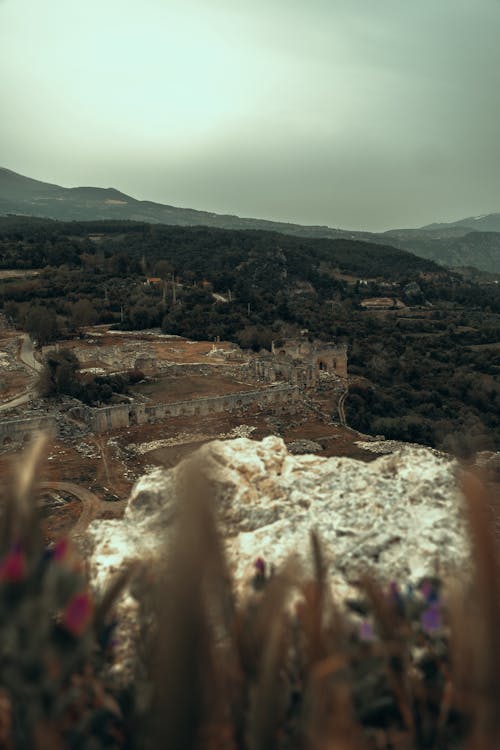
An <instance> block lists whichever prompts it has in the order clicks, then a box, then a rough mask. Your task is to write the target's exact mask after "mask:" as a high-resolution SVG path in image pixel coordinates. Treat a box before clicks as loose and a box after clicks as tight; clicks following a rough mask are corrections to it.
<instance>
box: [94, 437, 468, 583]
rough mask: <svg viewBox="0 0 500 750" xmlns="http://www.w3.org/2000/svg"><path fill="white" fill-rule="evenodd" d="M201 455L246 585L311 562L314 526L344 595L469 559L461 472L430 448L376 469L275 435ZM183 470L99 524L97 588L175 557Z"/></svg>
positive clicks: (147, 487) (166, 475)
mask: <svg viewBox="0 0 500 750" xmlns="http://www.w3.org/2000/svg"><path fill="white" fill-rule="evenodd" d="M199 456H200V458H201V459H202V460H203V462H204V466H205V471H206V473H207V476H208V478H209V479H210V483H211V485H212V486H213V488H214V496H213V497H214V502H215V506H216V512H217V516H218V519H219V522H220V526H221V531H222V534H223V537H224V540H225V543H226V548H227V551H228V554H229V556H230V561H231V566H230V567H231V570H232V571H233V573H234V575H235V579H236V581H237V582H238V583H240V584H241V582H242V581H244V580H247V579H248V578H249V576H250V575H251V574H252V572H253V570H252V565H253V562H254V561H255V559H256V558H257V557H263V558H264V559H265V560H266V562H268V563H269V564H271V563H272V564H274V565H276V566H279V565H280V564H281V563H282V562H283V561H284V560H285V559H286V558H287V557H288V556H289V555H291V554H295V555H298V556H299V557H300V558H302V560H303V561H304V563H305V564H306V565H307V564H308V563H309V559H310V543H309V534H310V531H311V529H316V531H317V532H318V533H319V535H320V538H321V539H322V540H323V542H324V545H325V548H326V550H327V552H328V558H329V565H330V573H331V576H332V582H333V583H334V584H335V585H336V586H337V587H338V588H339V589H340V590H341V591H342V589H343V590H344V591H346V590H347V588H348V586H349V583H350V582H352V581H353V580H355V579H356V578H357V577H358V576H359V574H360V573H361V572H362V571H364V570H366V569H369V570H372V571H374V572H375V573H376V574H377V575H378V576H379V577H381V578H382V579H385V580H392V579H399V580H405V581H408V580H413V581H415V580H418V579H419V578H420V577H422V576H424V575H427V574H433V573H435V572H436V571H437V570H443V569H449V568H450V567H451V568H455V567H461V566H463V564H464V562H465V561H466V560H467V557H468V549H467V548H468V545H467V540H466V534H465V531H464V525H463V522H462V519H461V496H460V491H459V489H458V483H457V478H456V473H457V464H456V463H455V462H454V461H453V460H451V459H450V458H447V457H444V456H442V455H438V454H436V453H435V452H432V451H430V450H428V449H426V448H417V447H414V446H411V447H407V448H403V449H401V450H399V451H397V452H396V453H393V454H391V455H389V456H383V457H381V458H378V459H377V460H375V461H373V462H372V463H368V464H367V463H362V462H360V461H356V460H353V459H349V458H321V457H318V456H314V455H301V456H293V455H290V454H289V453H288V451H287V449H286V446H285V444H284V442H283V440H281V439H280V438H276V437H268V438H265V439H264V440H262V441H260V442H259V441H252V440H248V439H246V438H240V439H237V440H227V441H214V442H212V443H208V444H207V445H205V446H203V447H202V448H201V449H200V450H199ZM182 466H183V464H182V463H181V464H179V466H178V467H176V468H174V469H170V470H168V471H165V470H161V469H155V470H154V471H152V472H151V473H149V474H147V475H145V476H144V477H142V478H141V479H140V480H139V481H138V482H137V483H136V485H135V487H134V489H133V491H132V494H131V496H130V499H129V502H128V505H127V509H126V512H125V516H124V518H123V520H118V521H95V522H94V523H93V524H92V525H91V526H90V528H89V531H88V533H89V536H90V538H91V541H92V546H93V554H92V558H91V574H92V575H93V577H94V580H95V582H96V584H98V585H99V584H101V583H102V582H104V580H105V579H107V578H108V576H109V574H110V573H112V572H114V571H116V570H117V569H119V568H120V567H122V566H123V564H124V563H125V562H126V561H127V560H135V559H139V560H144V559H148V558H154V557H155V556H156V555H158V554H160V553H161V552H162V551H163V550H164V549H165V546H166V547H167V549H168V539H169V535H170V533H171V530H172V528H173V527H174V525H175V523H174V522H175V509H176V482H177V479H178V476H179V472H180V471H181V470H182Z"/></svg>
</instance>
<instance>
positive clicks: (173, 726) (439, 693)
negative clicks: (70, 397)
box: [0, 438, 500, 750]
mask: <svg viewBox="0 0 500 750" xmlns="http://www.w3.org/2000/svg"><path fill="white" fill-rule="evenodd" d="M44 445H45V441H44V439H43V438H40V440H38V441H37V442H36V444H35V445H34V446H33V448H32V449H31V452H30V453H29V454H23V462H22V464H19V465H18V466H17V467H13V472H12V477H11V481H10V482H8V483H7V484H6V485H5V486H4V487H3V489H2V497H1V500H2V503H1V522H0V748H7V749H8V750H13V749H15V750H18V749H23V750H24V749H25V748H26V749H28V748H30V749H31V748H33V749H34V750H39V749H43V750H45V749H47V750H48V749H49V748H50V750H59V749H60V748H61V749H62V748H82V749H85V750H100V749H101V748H126V749H130V750H136V749H139V748H140V749H142V748H144V749H146V750H149V749H151V750H160V749H162V750H163V749H168V750H170V749H172V750H174V749H175V750H177V749H179V750H181V749H182V750H183V749H184V748H185V749H186V750H189V749H190V748H193V750H194V749H196V750H219V749H221V750H274V749H275V748H276V750H288V749H289V750H375V749H377V750H378V749H381V750H382V749H383V750H388V749H389V748H393V749H394V750H396V748H397V749H401V750H406V749H408V750H410V748H411V749H413V748H440V749H441V748H443V749H444V748H446V749H448V748H452V749H454V748H466V749H467V750H490V749H491V750H493V748H495V750H496V749H497V748H499V747H500V638H499V634H500V576H499V549H498V542H497V539H496V536H495V534H494V528H495V521H496V519H495V518H494V510H493V509H494V508H495V507H496V505H495V502H496V498H493V497H492V495H491V490H488V489H486V486H485V485H484V484H482V483H481V482H480V481H479V480H478V479H477V478H475V477H474V476H472V475H467V476H466V478H465V480H464V496H465V500H466V502H465V509H466V514H467V519H468V525H469V530H470V535H471V541H472V558H473V559H472V563H473V564H472V566H471V572H470V575H465V573H464V580H463V581H456V580H455V581H453V582H442V581H439V580H437V579H431V578H429V579H425V580H422V581H421V582H420V585H419V586H418V587H411V586H407V585H405V582H404V581H403V582H401V581H400V582H393V583H392V584H391V585H390V586H389V587H388V588H383V587H382V586H380V585H379V584H378V583H377V582H376V581H375V580H373V579H372V578H370V577H369V576H366V577H365V578H364V579H363V580H361V581H360V582H359V590H358V595H357V596H356V597H354V598H353V599H352V600H349V601H346V602H336V601H334V599H333V598H332V594H331V589H330V586H329V582H328V580H327V575H326V565H325V562H324V555H325V552H324V551H323V549H322V546H321V543H320V540H319V539H318V538H317V537H316V535H315V534H314V533H312V534H311V556H312V561H313V569H314V575H313V576H310V575H309V576H307V575H306V574H305V573H304V571H302V570H301V569H300V568H299V567H298V566H297V564H296V563H295V562H294V561H293V560H290V561H289V562H288V563H287V564H286V565H285V566H284V567H283V569H282V570H280V571H277V572H272V574H271V572H270V571H269V570H268V566H267V564H266V561H265V560H262V559H258V560H256V563H255V571H254V576H253V579H252V582H251V585H249V592H248V596H247V597H245V598H242V597H240V598H239V599H237V598H236V597H235V594H234V590H233V585H232V581H231V575H230V571H229V569H228V566H227V562H226V559H225V556H224V552H223V547H222V544H221V540H220V538H219V535H218V532H217V528H216V525H215V521H214V518H213V517H212V514H211V511H210V503H208V502H207V496H208V492H209V490H208V488H207V487H206V486H205V485H204V484H203V480H202V479H201V475H199V474H197V473H196V472H194V473H192V474H191V475H190V476H189V479H187V480H186V481H185V483H184V484H183V485H182V487H181V500H180V502H179V516H178V525H177V531H176V535H175V537H174V540H173V542H172V544H171V546H170V548H169V552H168V563H164V564H163V563H161V564H160V563H158V566H157V569H154V570H145V569H144V567H142V568H141V569H140V570H139V569H137V568H135V569H132V568H131V569H130V570H129V571H127V572H126V573H124V574H122V575H120V576H119V577H118V578H117V579H116V580H115V581H114V582H113V584H112V585H111V586H110V588H109V590H108V591H106V592H104V593H101V594H99V596H97V595H94V594H93V593H92V591H91V589H90V586H89V582H88V580H87V575H86V569H85V564H84V563H83V562H82V561H81V560H80V558H79V556H78V554H77V553H76V552H75V551H74V549H73V548H72V545H71V543H70V541H69V540H66V539H61V540H60V541H58V542H57V543H56V544H55V545H54V546H52V547H51V548H48V549H47V548H46V547H45V545H44V543H43V540H42V535H41V531H40V519H39V517H38V511H37V508H36V503H35V501H34V498H35V490H36V479H37V477H38V476H39V475H40V473H41V472H42V470H43V462H44V455H45V454H44V450H45V449H44ZM129 585H130V586H131V587H132V590H133V592H134V595H135V596H136V597H137V599H138V601H139V604H140V607H139V611H140V614H139V622H138V629H139V637H137V638H136V641H135V652H134V655H133V664H134V667H133V670H132V673H131V674H130V675H128V676H127V679H124V677H123V674H122V676H121V679H119V680H117V678H116V674H117V669H116V667H117V664H116V653H115V645H116V643H115V638H116V632H117V630H116V627H115V626H116V620H115V619H114V617H115V615H114V614H113V611H114V605H115V603H116V602H117V600H118V599H119V597H120V595H121V594H122V592H123V589H124V588H125V587H127V586H129ZM118 667H119V665H118ZM118 673H119V670H118ZM127 674H128V673H127Z"/></svg>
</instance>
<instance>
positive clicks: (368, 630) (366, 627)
mask: <svg viewBox="0 0 500 750" xmlns="http://www.w3.org/2000/svg"><path fill="white" fill-rule="evenodd" d="M358 635H359V640H360V641H364V642H365V643H369V642H370V641H373V638H374V635H375V633H374V630H373V625H372V624H371V622H368V620H363V622H362V623H361V624H360V626H359V630H358Z"/></svg>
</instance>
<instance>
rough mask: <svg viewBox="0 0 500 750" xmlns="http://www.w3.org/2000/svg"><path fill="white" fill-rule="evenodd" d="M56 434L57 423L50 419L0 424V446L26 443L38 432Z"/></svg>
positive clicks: (43, 418)
mask: <svg viewBox="0 0 500 750" xmlns="http://www.w3.org/2000/svg"><path fill="white" fill-rule="evenodd" d="M42 430H43V431H44V432H48V433H51V434H56V433H57V423H56V420H55V419H53V418H52V417H31V418H30V419H16V420H8V421H5V422H0V446H5V445H10V444H11V443H20V442H24V443H25V442H27V441H28V440H31V438H32V437H33V434H34V433H35V432H39V431H42Z"/></svg>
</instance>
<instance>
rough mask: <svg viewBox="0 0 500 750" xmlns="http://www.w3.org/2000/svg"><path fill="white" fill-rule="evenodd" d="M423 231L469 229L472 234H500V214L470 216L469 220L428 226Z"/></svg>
mask: <svg viewBox="0 0 500 750" xmlns="http://www.w3.org/2000/svg"><path fill="white" fill-rule="evenodd" d="M422 229H430V230H432V231H447V230H453V229H459V230H462V229H466V230H467V229H468V230H470V231H472V232H500V213H499V214H483V215H482V216H469V218H468V219H460V220H459V221H452V222H449V223H445V224H428V225H427V226H426V227H422Z"/></svg>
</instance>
